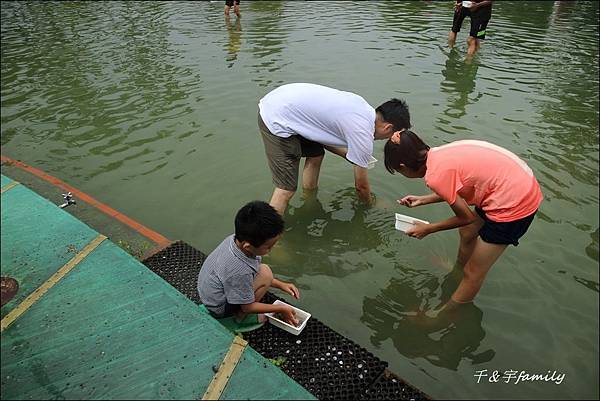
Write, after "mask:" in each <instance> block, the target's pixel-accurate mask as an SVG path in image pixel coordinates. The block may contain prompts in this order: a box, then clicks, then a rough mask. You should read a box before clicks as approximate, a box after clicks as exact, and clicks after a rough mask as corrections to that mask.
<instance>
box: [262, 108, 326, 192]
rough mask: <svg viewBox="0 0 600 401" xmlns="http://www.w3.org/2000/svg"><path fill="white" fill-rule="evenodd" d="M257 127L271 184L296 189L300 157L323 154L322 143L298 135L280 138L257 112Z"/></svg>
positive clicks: (288, 189) (289, 189)
mask: <svg viewBox="0 0 600 401" xmlns="http://www.w3.org/2000/svg"><path fill="white" fill-rule="evenodd" d="M258 128H259V129H260V133H261V136H262V139H263V143H264V145H265V154H266V155H267V161H268V162H269V168H270V169H271V174H272V176H273V184H274V185H275V186H276V187H277V188H280V189H285V190H286V191H296V189H297V187H298V171H299V169H300V159H301V158H302V157H317V156H323V155H324V154H325V149H324V148H323V145H321V144H320V143H317V142H313V141H311V140H308V139H306V138H304V137H301V136H300V135H292V136H290V137H288V138H281V137H279V136H277V135H274V134H272V133H271V131H269V128H268V127H267V126H266V125H265V123H264V121H263V120H262V118H261V116H260V113H259V114H258Z"/></svg>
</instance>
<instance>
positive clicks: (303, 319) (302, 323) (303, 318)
mask: <svg viewBox="0 0 600 401" xmlns="http://www.w3.org/2000/svg"><path fill="white" fill-rule="evenodd" d="M277 304H284V305H288V306H291V307H292V308H294V311H295V312H296V319H298V327H294V326H292V325H291V324H289V323H286V322H284V321H283V320H280V319H277V318H276V317H275V316H274V315H275V314H274V313H265V315H266V316H267V318H268V319H269V323H271V324H272V325H274V326H277V327H279V328H280V329H283V330H285V331H287V332H288V333H292V334H293V335H295V336H297V335H298V334H300V333H302V330H304V327H306V323H307V322H308V319H310V316H311V315H310V313H308V312H305V311H303V310H302V309H298V308H296V307H295V306H293V305H290V304H286V303H285V302H281V301H280V300H278V299H276V300H275V302H273V305H277Z"/></svg>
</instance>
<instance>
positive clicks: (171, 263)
mask: <svg viewBox="0 0 600 401" xmlns="http://www.w3.org/2000/svg"><path fill="white" fill-rule="evenodd" d="M204 259H206V255H204V254H203V253H202V252H200V251H199V250H197V249H195V248H193V247H192V246H190V245H188V244H186V243H185V242H183V241H177V242H174V243H173V244H171V245H169V246H168V247H166V248H165V249H163V250H162V251H160V252H158V253H156V254H154V255H152V256H150V257H149V258H147V259H145V260H144V261H143V262H142V263H143V264H145V265H146V266H147V267H148V268H149V269H150V270H152V271H153V272H154V273H156V274H158V275H159V276H160V277H162V278H163V279H164V280H165V281H166V282H168V283H169V284H171V285H172V286H173V287H175V288H176V289H177V290H178V291H179V292H181V293H182V294H184V295H185V296H186V297H188V298H189V299H191V300H192V301H193V302H194V303H196V304H200V296H199V295H198V289H197V287H196V283H197V281H198V273H199V272H200V268H201V267H202V263H204Z"/></svg>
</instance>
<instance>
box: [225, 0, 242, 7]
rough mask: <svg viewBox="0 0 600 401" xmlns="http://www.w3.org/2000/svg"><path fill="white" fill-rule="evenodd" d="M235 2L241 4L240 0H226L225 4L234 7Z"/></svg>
mask: <svg viewBox="0 0 600 401" xmlns="http://www.w3.org/2000/svg"><path fill="white" fill-rule="evenodd" d="M233 3H235V4H237V5H239V4H240V0H225V5H226V6H229V7H233Z"/></svg>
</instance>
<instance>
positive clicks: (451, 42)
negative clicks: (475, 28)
mask: <svg viewBox="0 0 600 401" xmlns="http://www.w3.org/2000/svg"><path fill="white" fill-rule="evenodd" d="M455 43H456V32H452V31H450V32H448V46H450V47H454V44H455Z"/></svg>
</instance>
